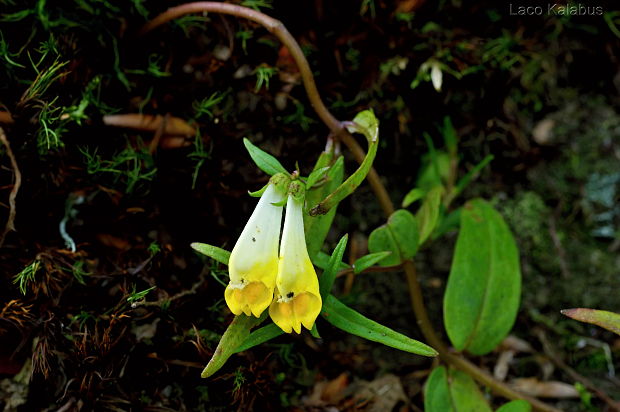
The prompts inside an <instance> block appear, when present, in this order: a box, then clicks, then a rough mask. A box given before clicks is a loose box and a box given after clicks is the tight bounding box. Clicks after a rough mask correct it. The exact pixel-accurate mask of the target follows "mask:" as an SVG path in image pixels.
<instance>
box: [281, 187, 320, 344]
mask: <svg viewBox="0 0 620 412" xmlns="http://www.w3.org/2000/svg"><path fill="white" fill-rule="evenodd" d="M293 185H295V182H293V183H292V184H291V186H293ZM292 192H294V190H293V191H292ZM295 197H296V196H295V193H291V194H289V196H288V200H287V203H286V216H285V218H284V229H283V231H282V241H281V244H280V259H279V264H278V274H277V277H276V281H275V283H276V290H275V297H274V300H273V303H271V306H269V316H271V319H272V320H273V322H274V323H275V324H276V325H278V326H279V327H280V328H281V329H282V330H283V331H285V332H287V333H291V332H292V331H293V330H294V331H295V332H297V333H301V326H302V325H303V326H304V327H305V328H306V329H312V326H313V325H314V321H315V320H316V318H317V316H319V313H320V312H321V306H322V301H321V295H320V294H319V281H318V279H317V276H316V272H315V270H314V266H312V262H311V261H310V256H308V250H307V248H306V238H305V235H304V222H303V209H302V206H303V196H301V199H296V198H295Z"/></svg>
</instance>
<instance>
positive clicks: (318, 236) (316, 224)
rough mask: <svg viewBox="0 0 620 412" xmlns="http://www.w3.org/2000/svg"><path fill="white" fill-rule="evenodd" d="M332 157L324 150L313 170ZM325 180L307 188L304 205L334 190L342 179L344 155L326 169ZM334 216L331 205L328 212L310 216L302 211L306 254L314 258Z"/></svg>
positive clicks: (312, 203)
mask: <svg viewBox="0 0 620 412" xmlns="http://www.w3.org/2000/svg"><path fill="white" fill-rule="evenodd" d="M332 159H333V154H331V153H329V152H324V153H322V154H321V156H320V157H319V160H318V161H317V163H316V165H315V166H314V170H315V171H316V170H321V169H322V168H324V167H326V166H325V165H329V164H330V162H331V161H332ZM326 177H327V180H326V182H325V183H324V184H323V185H321V186H319V187H314V188H312V189H309V190H308V191H307V192H306V207H308V208H311V207H313V206H314V205H316V204H317V203H319V202H320V201H321V200H323V199H325V197H327V195H329V194H330V193H331V192H333V191H334V190H336V188H338V186H340V185H341V184H342V181H343V180H344V157H342V156H339V157H338V159H336V161H335V162H334V163H333V164H332V165H331V167H330V168H329V170H328V171H327V176H326ZM335 216H336V207H335V206H334V207H332V208H331V210H330V211H329V212H327V213H326V214H324V215H317V216H310V215H309V214H307V213H304V230H305V233H306V245H307V247H308V255H310V257H311V258H314V257H315V256H316V254H317V253H318V252H319V251H320V250H321V247H322V246H323V243H324V242H325V238H326V237H327V233H328V232H329V228H330V227H331V225H332V222H333V221H334V217H335Z"/></svg>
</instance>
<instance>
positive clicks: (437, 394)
mask: <svg viewBox="0 0 620 412" xmlns="http://www.w3.org/2000/svg"><path fill="white" fill-rule="evenodd" d="M424 411H425V412H455V409H454V406H453V405H452V400H451V399H450V387H449V386H448V371H447V370H446V368H445V367H444V366H439V367H437V368H435V369H433V372H431V374H430V375H429V377H428V379H427V380H426V384H425V385H424Z"/></svg>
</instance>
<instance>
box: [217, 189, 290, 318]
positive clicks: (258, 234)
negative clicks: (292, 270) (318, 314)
mask: <svg viewBox="0 0 620 412" xmlns="http://www.w3.org/2000/svg"><path fill="white" fill-rule="evenodd" d="M283 200H284V194H283V193H281V192H280V191H279V190H278V189H277V188H276V187H275V185H273V184H270V185H268V186H267V189H266V190H265V192H264V193H263V195H262V196H261V198H260V200H259V201H258V204H257V205H256V208H255V209H254V212H253V213H252V216H250V219H249V220H248V223H247V224H246V225H245V227H244V229H243V231H242V232H241V235H240V236H239V239H238V240H237V243H235V247H234V248H233V250H232V252H231V254H230V260H229V264H228V270H229V275H230V283H229V284H228V286H227V287H226V291H225V292H224V298H225V299H226V304H227V305H228V307H229V308H230V310H231V312H233V313H234V314H235V315H239V314H241V313H245V314H246V315H248V316H249V315H254V316H256V317H259V316H260V315H261V314H262V313H263V311H264V310H265V309H267V307H268V306H269V304H270V303H271V302H272V300H273V290H274V288H275V282H276V275H277V271H278V241H279V239H280V223H281V221H282V207H281V206H276V205H274V204H278V203H281V202H282V201H283Z"/></svg>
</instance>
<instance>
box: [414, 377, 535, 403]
mask: <svg viewBox="0 0 620 412" xmlns="http://www.w3.org/2000/svg"><path fill="white" fill-rule="evenodd" d="M531 410H532V407H531V406H530V404H529V403H527V402H526V401H523V400H516V401H512V402H508V403H507V404H505V405H503V406H502V407H500V408H499V409H498V410H497V411H496V412H530V411H531ZM424 411H425V412H469V411H476V412H491V407H490V406H489V404H488V403H487V401H486V399H485V398H484V395H483V394H482V393H481V392H480V389H478V386H477V385H476V383H475V382H474V380H473V379H472V378H471V377H470V376H469V375H468V374H466V373H465V372H461V371H459V370H456V369H446V368H445V367H443V366H440V367H438V368H435V369H434V370H433V372H432V373H431V374H430V376H429V377H428V379H427V381H426V385H425V388H424Z"/></svg>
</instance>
